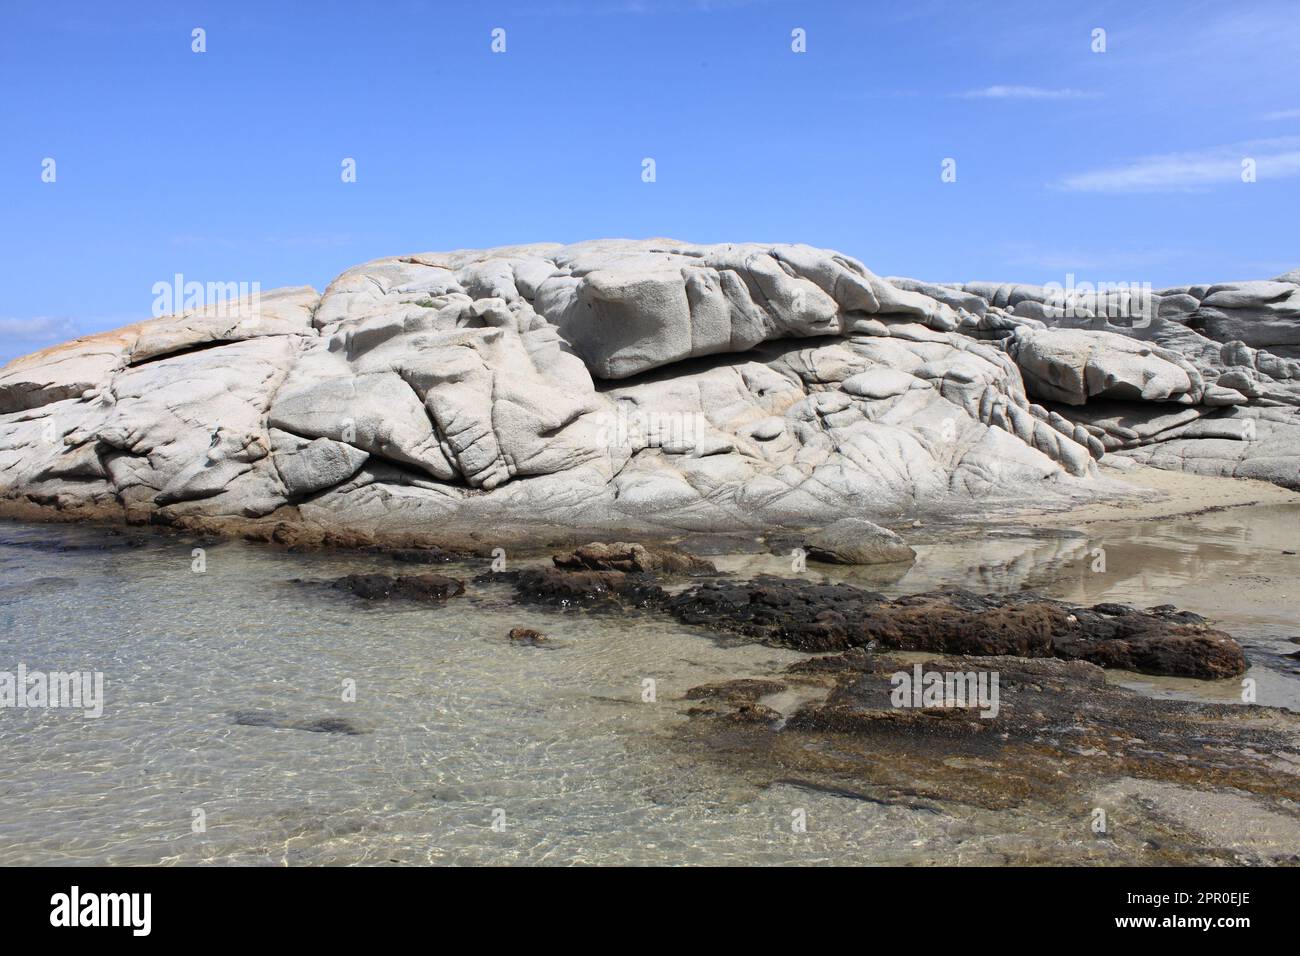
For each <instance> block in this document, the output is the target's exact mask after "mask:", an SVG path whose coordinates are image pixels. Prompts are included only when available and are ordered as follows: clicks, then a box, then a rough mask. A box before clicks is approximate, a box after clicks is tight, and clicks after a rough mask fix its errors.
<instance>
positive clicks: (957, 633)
mask: <svg viewBox="0 0 1300 956" xmlns="http://www.w3.org/2000/svg"><path fill="white" fill-rule="evenodd" d="M667 607H668V610H669V611H670V612H671V613H672V614H673V615H674V616H675V617H676V618H677V619H678V620H679V621H682V622H683V623H686V624H697V625H703V626H705V627H708V628H711V629H715V630H722V631H730V632H733V633H738V634H744V635H746V636H748V637H753V638H755V639H757V640H760V641H764V642H767V643H771V644H776V645H781V646H785V647H793V648H797V649H799V650H805V651H831V650H843V649H845V648H850V647H877V648H892V649H895V650H915V651H934V652H938V653H947V654H967V655H1015V656H1019V657H1058V658H1062V659H1064V660H1084V661H1089V662H1091V663H1094V664H1098V665H1100V666H1103V667H1113V668H1121V669H1124V670H1132V671H1138V672H1141V673H1146V674H1169V675H1175V676H1181V677H1200V678H1205V679H1215V678H1222V677H1234V676H1236V675H1238V674H1241V673H1244V672H1245V670H1246V658H1245V654H1244V653H1243V652H1242V649H1241V645H1240V644H1238V643H1237V642H1236V641H1235V640H1233V639H1232V638H1231V637H1230V636H1229V635H1227V634H1225V633H1223V632H1222V631H1217V630H1215V629H1213V628H1211V627H1209V626H1208V625H1207V623H1206V622H1205V620H1204V618H1201V617H1199V616H1198V615H1196V614H1192V613H1190V612H1187V611H1178V610H1176V609H1174V608H1172V607H1167V606H1162V607H1158V608H1152V609H1150V610H1148V611H1140V610H1137V609H1135V608H1131V607H1127V606H1124V605H1119V604H1098V605H1096V606H1095V607H1091V608H1084V607H1074V606H1071V605H1068V604H1065V603H1062V602H1060V601H1053V600H1049V599H1047V598H1043V597H1040V596H1038V595H1036V594H1033V593H1028V592H1022V593H1017V594H1010V595H999V594H987V595H978V594H972V593H970V592H968V591H961V590H957V589H950V590H945V591H939V592H934V593H928V594H912V595H908V596H906V597H900V598H895V599H894V600H890V599H888V598H886V597H884V596H883V595H881V594H877V593H875V592H872V591H864V590H862V589H860V588H855V587H853V586H851V585H848V584H813V583H808V582H802V581H791V580H787V579H782V578H773V577H768V578H759V579H757V580H755V581H747V582H730V581H728V582H718V583H709V584H704V585H700V586H698V587H695V588H691V589H689V590H687V591H684V592H682V593H681V594H678V595H675V596H674V597H672V598H671V599H669V601H668V604H667Z"/></svg>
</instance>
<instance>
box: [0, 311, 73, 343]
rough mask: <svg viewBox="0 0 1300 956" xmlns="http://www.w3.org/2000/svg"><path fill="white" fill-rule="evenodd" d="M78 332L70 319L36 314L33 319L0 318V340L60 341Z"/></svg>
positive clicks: (70, 337)
mask: <svg viewBox="0 0 1300 956" xmlns="http://www.w3.org/2000/svg"><path fill="white" fill-rule="evenodd" d="M78 334H79V333H78V332H77V327H76V325H75V324H73V321H72V320H71V319H60V318H54V317H52V316H38V317H37V318H34V319H0V342H4V343H8V342H22V343H31V342H62V341H63V340H65V339H75V338H76V337H77V335H78Z"/></svg>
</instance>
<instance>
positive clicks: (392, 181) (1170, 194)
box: [0, 0, 1300, 360]
mask: <svg viewBox="0 0 1300 956" xmlns="http://www.w3.org/2000/svg"><path fill="white" fill-rule="evenodd" d="M196 27H201V28H203V29H204V30H205V31H206V40H207V51H206V52H204V53H194V52H192V50H191V42H192V41H191V31H192V30H193V29H194V28H196ZM1098 27H1100V28H1102V29H1104V30H1105V31H1106V52H1104V53H1094V52H1092V49H1091V45H1092V31H1093V30H1094V29H1095V28H1098ZM495 28H502V29H504V30H505V31H506V33H505V39H506V51H505V52H504V53H499V54H497V53H493V52H492V50H491V42H492V36H491V33H492V30H493V29H495ZM796 28H800V29H802V30H804V31H806V38H807V41H806V45H807V52H805V53H795V52H793V51H792V50H791V42H792V41H791V31H792V30H794V29H796ZM1297 63H1300V4H1297V3H1296V2H1295V0H1285V2H1275V3H1274V2H1240V0H1234V2H1180V3H1174V2H1168V3H1159V2H1154V3H1143V4H1134V3H1131V2H1115V3H1109V2H1096V3H1089V2H1068V3H1067V2H1053V0H1032V2H1023V3H1022V2H1013V0H1007V2H987V3H979V4H973V3H958V2H953V3H946V2H938V0H911V2H906V3H905V2H888V3H875V2H852V3H851V2H838V3H831V2H800V3H787V2H779V0H772V2H757V0H754V2H744V0H730V2H728V0H713V2H687V0H663V2H656V0H592V2H580V0H535V2H531V3H498V2H492V0H479V2H474V3H460V2H443V3H434V2H427V3H418V2H393V3H384V2H371V3H357V2H347V3H343V2H332V0H316V2H313V3H310V4H308V3H302V4H295V3H288V2H285V3H253V2H247V3H244V2H238V0H226V2H220V3H187V2H183V0H167V2H159V3H150V2H140V3H113V4H110V3H105V2H103V0H94V2H78V3H61V2H57V0H41V2H22V0H18V2H16V0H5V2H4V4H3V6H0V122H2V123H3V126H2V128H3V130H4V135H3V137H0V216H3V222H4V228H3V229H2V230H0V261H2V262H3V263H4V264H5V265H4V273H5V274H4V283H3V288H4V297H3V299H2V300H0V360H7V359H8V358H11V357H13V356H14V355H18V354H22V353H24V352H28V351H31V350H34V349H36V348H40V347H43V346H44V345H47V344H50V343H52V342H54V341H59V340H62V339H66V338H69V337H72V336H73V335H76V334H78V333H84V332H88V331H96V330H99V329H103V328H109V327H112V326H115V325H120V324H124V323H126V322H129V321H135V320H138V319H141V318H147V317H148V316H149V313H150V309H151V305H152V302H153V291H152V289H153V285H154V283H156V282H159V281H170V279H171V277H172V276H173V275H174V274H175V273H178V272H179V273H182V274H183V275H184V276H185V278H186V279H189V280H198V281H201V282H209V281H213V282H241V281H242V282H254V281H256V282H260V283H261V287H262V289H264V290H266V289H271V288H274V287H276V286H281V285H299V284H310V285H314V286H316V287H317V288H318V289H321V288H324V286H325V284H326V283H327V282H328V281H329V280H330V279H331V278H332V277H333V276H334V275H336V274H337V273H338V272H340V271H341V270H343V269H344V268H346V267H348V266H350V265H353V264H356V263H358V262H362V261H365V260H367V259H372V258H377V257H379V256H385V255H396V254H402V253H410V252H418V251H429V250H439V249H454V248H462V247H477V246H492V245H501V244H509V243H519V242H534V241H560V242H569V241H577V240H581V239H587V238H597V237H649V236H662V235H667V236H672V237H676V238H681V239H686V240H691V241H696V242H716V241H785V242H807V243H811V244H814V245H818V246H827V247H832V248H836V249H839V250H841V251H844V252H847V253H849V254H851V255H854V256H856V257H858V258H859V259H861V260H862V261H863V262H865V263H866V264H867V265H868V267H870V268H871V269H873V270H874V271H876V272H877V273H880V274H882V275H890V274H902V275H912V276H917V277H922V278H928V279H935V280H943V281H967V280H974V279H997V280H1005V281H1022V282H1035V283H1042V282H1048V281H1060V282H1064V281H1065V276H1066V274H1067V273H1069V272H1073V273H1074V274H1075V275H1076V277H1077V279H1078V280H1088V281H1129V282H1148V281H1149V282H1151V283H1152V284H1153V285H1155V286H1157V287H1161V286H1165V285H1173V284H1178V283H1189V282H1208V281H1216V280H1219V281H1221V280H1230V279H1240V278H1264V277H1270V276H1273V275H1276V274H1278V273H1280V272H1283V271H1286V270H1288V269H1293V268H1297V267H1300V229H1297V223H1298V222H1300V217H1298V216H1297V213H1298V212H1300V202H1298V201H1297V200H1298V198H1300V70H1297V68H1296V64H1297ZM47 157H48V158H53V159H54V160H55V163H56V167H55V171H56V176H57V178H56V180H55V182H53V183H48V182H42V178H41V177H42V163H43V160H45V159H46V158H47ZM345 157H351V158H354V159H355V160H356V164H357V181H356V182H355V183H344V182H342V180H341V176H340V170H341V165H340V164H341V162H342V160H343V159H344V158H345ZM647 157H650V158H653V159H654V160H655V164H656V170H655V172H656V181H655V182H653V183H646V182H643V181H642V176H641V172H642V160H643V159H644V158H647ZM1244 157H1250V158H1253V159H1255V160H1256V167H1257V181H1256V182H1253V183H1243V182H1242V181H1241V175H1240V162H1241V159H1242V158H1244ZM946 158H952V159H955V160H956V163H957V166H956V169H957V180H956V182H951V183H945V182H942V181H941V177H940V172H941V163H942V162H943V160H944V159H946Z"/></svg>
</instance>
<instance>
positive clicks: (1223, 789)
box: [682, 648, 1300, 864]
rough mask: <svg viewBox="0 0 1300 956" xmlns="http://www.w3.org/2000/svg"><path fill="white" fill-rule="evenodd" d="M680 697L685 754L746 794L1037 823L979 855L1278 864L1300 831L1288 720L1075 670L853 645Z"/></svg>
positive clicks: (1299, 727) (1298, 753)
mask: <svg viewBox="0 0 1300 956" xmlns="http://www.w3.org/2000/svg"><path fill="white" fill-rule="evenodd" d="M917 673H921V674H923V675H931V676H938V677H942V678H944V679H949V678H951V679H953V686H954V687H958V688H962V687H964V688H967V689H968V688H970V687H971V686H972V684H971V683H970V680H971V679H972V678H973V679H974V681H975V683H976V684H978V682H979V680H980V678H981V677H982V679H983V685H982V686H983V689H984V691H985V693H984V700H983V704H988V705H990V706H982V704H981V701H980V700H979V699H978V697H979V694H977V693H976V694H974V695H972V694H965V695H964V696H963V694H964V691H959V692H958V693H956V694H954V695H952V696H951V697H949V698H948V699H947V700H946V701H945V702H943V703H941V704H938V705H934V704H933V702H931V703H930V704H928V705H926V704H925V703H924V702H923V706H914V698H912V697H911V695H910V694H908V693H900V688H907V689H908V690H910V687H908V683H909V682H910V681H911V680H912V679H913V678H914V676H915V675H916V674H917ZM959 677H960V678H962V680H963V683H960V684H959V683H957V682H956V678H959ZM994 677H996V684H994ZM779 693H784V695H785V696H787V697H788V698H790V699H792V700H796V701H800V702H799V703H795V704H793V705H791V706H790V707H788V708H786V710H785V711H784V712H783V713H777V712H775V711H773V709H772V708H771V707H765V706H764V705H763V704H762V703H761V702H760V701H759V698H760V697H761V698H763V699H766V700H773V699H774V697H773V695H776V694H779ZM685 696H686V699H687V700H688V701H692V702H697V701H699V702H704V703H703V705H701V704H699V703H692V705H691V706H690V707H689V708H688V709H687V713H688V715H689V716H690V717H691V720H690V721H689V722H688V723H687V725H686V726H685V727H684V728H683V731H682V739H683V740H684V741H685V742H686V743H687V744H688V745H689V746H690V747H691V748H692V753H693V755H694V756H695V757H696V758H697V759H704V760H710V761H714V762H720V763H722V764H724V765H726V767H727V768H728V769H729V770H730V771H731V772H733V773H738V774H741V775H743V776H744V777H745V778H747V779H749V780H751V781H752V782H754V783H755V784H759V785H763V786H776V785H781V786H785V787H797V788H800V789H805V790H813V791H818V792H823V793H833V794H836V795H837V796H841V797H848V798H856V799H859V800H864V801H869V802H871V803H875V804H879V805H882V806H887V807H892V808H897V809H898V810H899V811H904V810H909V809H910V810H914V811H919V812H924V813H926V814H927V815H928V816H929V818H931V819H937V820H939V821H944V820H950V821H953V822H959V821H968V820H971V819H972V818H978V815H979V814H980V813H981V811H985V810H993V811H997V813H998V816H997V817H996V821H997V824H998V825H1000V827H1001V830H1002V832H1006V833H1018V834H1020V835H1023V833H1026V832H1029V831H1030V830H1033V831H1035V832H1039V831H1041V832H1040V837H1042V838H1041V839H1039V840H1037V841H1034V840H1011V841H1007V842H1006V843H1001V844H995V846H994V847H993V852H994V854H995V856H994V857H993V861H995V862H997V861H1000V862H1019V863H1053V864H1061V863H1068V862H1105V861H1110V862H1117V863H1120V862H1123V863H1136V862H1143V863H1152V862H1163V863H1191V862H1199V863H1213V862H1219V863H1225V862H1226V863H1240V862H1242V860H1243V857H1244V858H1246V859H1248V860H1250V861H1252V862H1259V863H1278V862H1287V861H1288V860H1289V859H1290V858H1291V857H1292V856H1293V854H1294V848H1295V845H1296V840H1297V839H1300V824H1298V823H1297V822H1296V819H1295V814H1294V806H1295V803H1296V801H1297V800H1300V778H1298V777H1297V776H1296V775H1295V774H1294V773H1291V772H1289V771H1288V770H1287V769H1286V768H1287V767H1288V766H1293V765H1294V764H1295V762H1296V761H1297V760H1298V759H1300V750H1297V747H1296V740H1297V736H1298V735H1300V716H1297V715H1296V714H1294V713H1292V712H1291V711H1287V710H1283V709H1275V708H1269V707H1259V706H1238V705H1224V704H1197V703H1188V702H1184V701H1175V700H1166V699H1152V698H1150V697H1148V696H1145V695H1141V694H1138V693H1136V692H1133V691H1130V690H1127V689H1125V688H1123V687H1119V686H1117V685H1114V684H1111V683H1108V682H1107V681H1106V679H1105V675H1104V672H1103V671H1102V669H1101V668H1099V667H1097V666H1095V665H1093V664H1089V663H1085V662H1083V661H1062V660H1053V659H1028V658H1024V657H1006V656H1002V657H961V656H940V657H934V658H932V659H928V660H924V661H917V660H916V659H915V657H912V658H908V659H906V660H904V659H901V658H898V657H894V656H892V655H890V654H879V653H870V652H867V651H865V650H864V649H861V648H855V649H853V650H849V651H847V652H844V653H842V654H838V655H834V656H831V657H819V658H812V659H809V660H806V661H801V662H798V663H796V664H793V665H790V666H789V667H787V668H786V669H785V670H784V672H782V673H780V674H778V675H777V676H776V677H774V678H764V679H760V680H755V679H753V678H744V679H741V680H737V681H731V682H720V683H716V684H710V685H706V686H704V687H699V688H693V689H692V690H690V691H688V692H687V693H686V695H685ZM1132 794H1139V795H1146V796H1148V797H1149V796H1151V795H1157V796H1159V797H1160V799H1133V798H1132V796H1131V795H1132ZM1225 807H1226V808H1228V810H1229V811H1230V812H1238V811H1245V810H1249V811H1250V813H1251V815H1252V817H1257V818H1258V819H1259V820H1260V821H1261V823H1266V824H1267V827H1265V826H1262V825H1261V827H1260V828H1259V829H1260V831H1261V832H1258V833H1255V832H1243V831H1242V830H1241V828H1234V830H1233V832H1232V833H1230V834H1225V832H1223V830H1222V828H1219V827H1216V826H1214V825H1213V821H1214V820H1215V818H1216V817H1217V816H1219V815H1220V814H1222V813H1224V812H1225ZM1098 810H1101V811H1102V815H1099V814H1098V813H1097V811H1098ZM1099 821H1100V827H1099ZM986 825H987V824H986ZM1263 831H1267V832H1263ZM963 832H965V830H963ZM1035 844H1037V845H1038V846H1050V847H1051V849H1050V851H1039V850H1035V849H1033V847H1034V845H1035ZM970 849H971V851H972V852H976V853H977V852H979V844H977V843H973V844H972V845H971V848H970ZM1036 854H1041V855H1036ZM936 862H941V861H936Z"/></svg>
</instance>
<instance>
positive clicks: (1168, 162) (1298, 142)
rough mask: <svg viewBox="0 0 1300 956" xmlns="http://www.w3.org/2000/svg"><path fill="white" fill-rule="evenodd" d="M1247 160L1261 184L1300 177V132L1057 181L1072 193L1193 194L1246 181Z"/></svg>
mask: <svg viewBox="0 0 1300 956" xmlns="http://www.w3.org/2000/svg"><path fill="white" fill-rule="evenodd" d="M1245 159H1253V160H1254V161H1255V165H1256V175H1257V178H1258V180H1259V181H1260V182H1265V181H1267V180H1270V179H1288V178H1290V177H1292V176H1297V175H1300V136H1282V137H1277V138H1275V139H1263V140H1253V141H1250V142H1246V143H1235V144H1231V145H1227V146H1215V147H1212V148H1209V149H1202V150H1192V151H1189V152H1182V153H1164V154H1161V155H1157V156H1143V157H1140V158H1138V159H1134V160H1131V161H1129V162H1127V163H1122V164H1120V165H1117V166H1110V167H1107V168H1104V169H1093V170H1088V171H1086V172H1082V173H1072V174H1071V175H1068V176H1066V177H1065V178H1064V179H1062V180H1061V181H1060V182H1058V183H1057V184H1056V185H1057V186H1058V187H1059V188H1061V189H1066V190H1070V191H1072V192H1094V193H1151V192H1192V191H1198V190H1204V189H1207V188H1209V187H1211V186H1219V185H1227V184H1229V183H1241V181H1242V180H1241V172H1242V161H1243V160H1245Z"/></svg>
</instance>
